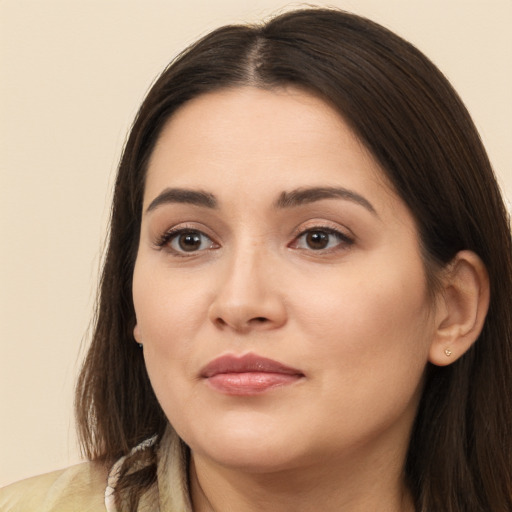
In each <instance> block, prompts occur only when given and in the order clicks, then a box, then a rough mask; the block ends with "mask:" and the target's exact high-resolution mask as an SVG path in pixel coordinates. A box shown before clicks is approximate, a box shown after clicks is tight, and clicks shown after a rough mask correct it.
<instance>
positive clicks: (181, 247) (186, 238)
mask: <svg viewBox="0 0 512 512" xmlns="http://www.w3.org/2000/svg"><path fill="white" fill-rule="evenodd" d="M158 245H159V246H160V247H164V246H167V247H168V248H170V249H171V250H172V251H174V252H176V253H182V254H183V253H194V252H200V251H205V250H207V249H214V248H216V247H217V245H216V244H215V243H214V242H213V240H212V239H211V238H210V237H208V236H207V235H205V234H204V233H202V232H201V231H198V230H195V229H179V230H175V231H170V232H167V233H165V235H164V236H163V237H162V239H161V240H160V241H159V242H158Z"/></svg>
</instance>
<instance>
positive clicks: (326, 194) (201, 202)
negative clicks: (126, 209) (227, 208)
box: [146, 187, 377, 215]
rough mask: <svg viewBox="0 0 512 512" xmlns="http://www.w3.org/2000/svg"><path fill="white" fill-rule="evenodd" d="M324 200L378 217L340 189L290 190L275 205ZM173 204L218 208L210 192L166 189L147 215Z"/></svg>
mask: <svg viewBox="0 0 512 512" xmlns="http://www.w3.org/2000/svg"><path fill="white" fill-rule="evenodd" d="M322 199H345V200H347V201H351V202H353V203H356V204H358V205H360V206H363V207H364V208H366V209H367V210H368V211H369V212H371V213H373V214H374V215H377V212H376V211H375V208H374V207H373V205H372V204H371V203H370V201H368V200H367V199H365V198H364V197H363V196H361V195H359V194H357V193H356V192H354V191H352V190H348V189H346V188H340V187H307V188H298V189H295V190H290V191H289V192H281V195H280V196H279V198H278V199H277V201H276V202H275V203H274V208H277V209H282V208H294V207H297V206H302V205H304V204H310V203H314V202H316V201H321V200H322ZM172 203H185V204H191V205H195V206H203V207H205V208H212V209H215V208H217V207H218V202H217V199H216V198H215V196H214V195H213V194H211V193H209V192H204V191H202V190H191V189H186V188H166V189H165V190H163V192H161V193H160V194H159V195H158V196H157V197H156V198H155V199H153V201H151V203H150V205H149V206H148V207H147V209H146V213H149V212H151V211H153V210H155V209H156V208H158V207H159V206H161V205H164V204H172Z"/></svg>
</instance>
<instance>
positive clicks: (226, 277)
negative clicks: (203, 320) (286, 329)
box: [208, 248, 287, 333]
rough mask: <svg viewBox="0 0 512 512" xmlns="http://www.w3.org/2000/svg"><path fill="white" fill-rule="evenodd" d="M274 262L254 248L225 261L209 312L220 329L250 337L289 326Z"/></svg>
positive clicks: (218, 277) (218, 275) (211, 319)
mask: <svg viewBox="0 0 512 512" xmlns="http://www.w3.org/2000/svg"><path fill="white" fill-rule="evenodd" d="M240 252H241V251H240ZM270 260H271V258H270V259H269V258H268V257H265V255H264V254H263V251H260V250H257V249H255V248H252V249H247V250H245V251H243V254H240V253H239V254H237V255H234V256H233V257H232V258H231V259H230V260H229V261H228V260H226V261H224V270H223V271H221V272H219V273H218V274H217V276H216V278H217V279H216V282H217V286H216V293H215V295H214V297H213V299H212V302H211V305H210V308H209V311H208V314H209V319H210V321H212V322H213V323H214V324H215V326H216V327H217V328H219V329H227V330H233V331H236V332H239V333H249V332H252V331H266V330H271V329H276V328H278V327H281V326H283V325H284V324H285V323H286V319H287V312H286V307H285V300H284V294H283V290H281V289H280V288H279V279H278V276H277V272H276V265H272V261H270Z"/></svg>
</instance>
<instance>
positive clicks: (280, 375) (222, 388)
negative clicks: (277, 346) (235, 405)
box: [200, 354, 304, 396]
mask: <svg viewBox="0 0 512 512" xmlns="http://www.w3.org/2000/svg"><path fill="white" fill-rule="evenodd" d="M200 376H201V378H203V379H205V381H206V382H207V384H208V385H209V386H210V387H212V388H213V389H215V390H216V391H219V392H221V393H224V394H228V395H238V396H240V395H246V396H247V395H256V394H261V393H264V392H265V391H268V390H270V389H273V388H276V387H282V386H287V385H291V384H293V383H295V382H297V381H299V380H300V379H302V378H303V377H304V373H303V372H301V370H299V369H297V368H292V367H290V366H287V365H284V364H282V363H280V362H278V361H274V360H272V359H268V358H266V357H261V356H258V355H256V354H245V355H243V356H236V355H234V354H227V355H224V356H221V357H218V358H216V359H214V360H213V361H211V362H210V363H208V364H207V365H206V366H205V367H204V368H203V369H202V370H201V372H200Z"/></svg>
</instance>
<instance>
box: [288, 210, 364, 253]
mask: <svg viewBox="0 0 512 512" xmlns="http://www.w3.org/2000/svg"><path fill="white" fill-rule="evenodd" d="M314 231H324V232H326V233H329V234H332V235H333V236H337V237H338V238H339V240H340V243H339V244H337V246H336V247H331V248H326V249H317V250H315V249H306V248H299V247H293V244H297V242H298V241H299V240H300V238H301V237H303V236H304V235H306V234H307V233H310V232H314ZM355 241H356V237H355V235H354V234H353V233H352V231H350V230H349V229H348V228H346V227H344V226H343V227H342V226H340V225H339V224H337V223H333V222H331V221H327V220H320V219H318V220H316V219H315V220H311V221H308V222H307V223H302V224H301V225H300V226H298V227H297V228H295V229H294V234H293V240H292V242H291V243H290V244H289V245H288V247H291V248H296V249H299V250H304V251H308V252H313V253H318V254H322V253H323V254H325V253H329V252H333V251H336V250H343V249H347V248H348V247H350V246H351V245H353V244H354V243H355ZM339 246H342V247H339Z"/></svg>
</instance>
